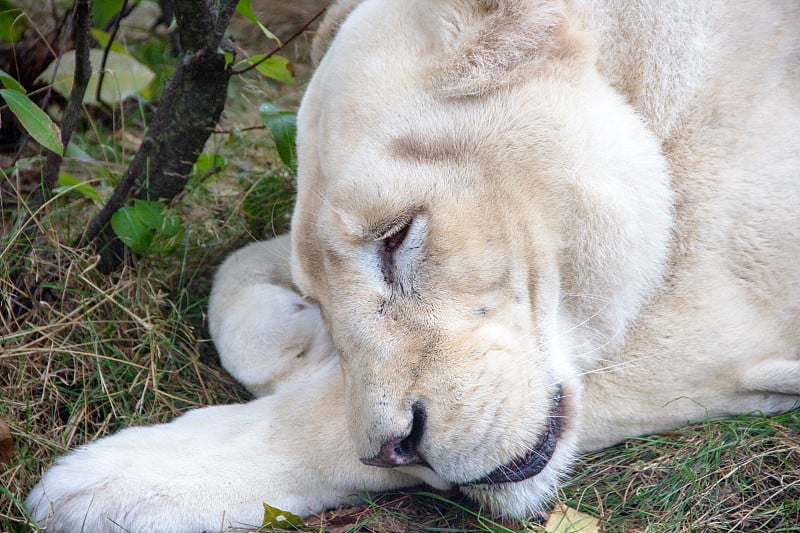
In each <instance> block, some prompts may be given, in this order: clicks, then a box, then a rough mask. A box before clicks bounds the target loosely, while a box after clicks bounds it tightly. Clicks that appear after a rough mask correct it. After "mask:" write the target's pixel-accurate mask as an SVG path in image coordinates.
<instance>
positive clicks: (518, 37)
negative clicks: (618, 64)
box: [421, 0, 595, 96]
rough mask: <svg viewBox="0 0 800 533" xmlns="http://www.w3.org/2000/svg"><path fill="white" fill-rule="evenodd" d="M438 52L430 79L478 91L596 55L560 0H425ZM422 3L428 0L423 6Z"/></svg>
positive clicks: (460, 91)
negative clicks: (439, 47) (434, 14)
mask: <svg viewBox="0 0 800 533" xmlns="http://www.w3.org/2000/svg"><path fill="white" fill-rule="evenodd" d="M421 4H428V6H427V8H428V12H429V13H438V14H439V16H438V17H437V18H438V20H436V21H434V22H433V23H434V24H437V25H438V30H437V29H436V28H434V31H435V32H437V33H438V35H439V37H440V43H441V45H442V55H441V56H440V57H439V58H437V61H436V62H435V64H436V66H437V73H435V74H434V76H433V79H434V83H436V84H437V85H438V86H439V88H440V89H441V90H442V91H443V92H445V93H446V94H449V95H451V96H466V95H476V94H482V93H486V92H489V91H493V90H496V89H498V88H500V87H502V86H507V85H511V84H513V83H515V82H517V81H521V80H524V79H527V78H529V77H530V75H531V73H532V72H533V71H536V70H542V69H544V68H547V67H548V66H553V65H558V64H559V63H561V62H563V61H580V62H584V63H585V62H587V61H589V62H593V61H594V55H595V52H594V47H593V45H592V44H591V42H590V39H589V38H588V37H587V35H586V34H585V33H584V32H583V31H582V29H581V27H580V24H578V23H577V20H576V19H575V18H574V17H572V16H571V15H570V14H569V13H568V10H567V8H566V7H565V5H564V3H563V2H562V1H559V0H533V1H531V0H427V1H423V2H421ZM421 7H422V8H423V9H426V6H424V5H423V6H421Z"/></svg>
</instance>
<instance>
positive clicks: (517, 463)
mask: <svg viewBox="0 0 800 533" xmlns="http://www.w3.org/2000/svg"><path fill="white" fill-rule="evenodd" d="M563 418H564V417H563V407H562V405H561V387H559V388H558V390H557V391H556V394H555V396H554V397H553V406H552V408H551V409H550V413H549V415H548V417H547V428H546V429H545V432H544V433H543V434H542V435H541V436H540V437H539V440H538V441H537V442H536V444H535V445H534V446H533V447H532V448H531V449H530V450H529V451H528V452H527V453H526V454H525V455H524V456H522V457H518V458H516V459H514V460H513V461H511V462H509V463H507V464H504V465H502V466H500V467H498V468H495V469H494V470H492V471H491V472H489V473H488V474H486V475H485V476H483V477H482V478H480V479H478V480H476V481H473V482H471V483H467V485H483V484H488V485H497V484H499V483H515V482H517V481H523V480H525V479H528V478H531V477H533V476H535V475H537V474H539V473H540V472H541V471H542V470H544V467H545V466H547V463H548V462H549V461H550V459H551V458H552V457H553V452H555V449H556V445H557V444H558V440H559V438H561V430H562V421H563Z"/></svg>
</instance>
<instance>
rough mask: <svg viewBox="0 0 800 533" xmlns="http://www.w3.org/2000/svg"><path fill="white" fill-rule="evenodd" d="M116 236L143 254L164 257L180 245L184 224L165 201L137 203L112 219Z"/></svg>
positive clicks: (114, 215) (138, 201) (119, 210)
mask: <svg viewBox="0 0 800 533" xmlns="http://www.w3.org/2000/svg"><path fill="white" fill-rule="evenodd" d="M111 227H112V228H113V230H114V233H116V234H117V236H118V237H119V238H120V240H121V241H122V242H124V243H125V244H126V245H127V246H129V247H130V248H131V249H132V250H133V251H134V252H136V253H137V254H140V255H146V254H165V253H168V252H170V251H172V250H173V249H174V248H175V247H176V246H177V245H178V244H180V243H181V241H182V240H183V236H184V233H185V232H184V224H183V220H181V217H180V216H179V215H178V214H177V213H176V212H175V211H174V210H172V209H169V208H168V207H167V205H166V204H165V203H164V202H156V201H151V200H134V201H133V205H130V206H126V207H123V208H121V209H118V210H117V212H116V213H114V214H113V215H112V217H111Z"/></svg>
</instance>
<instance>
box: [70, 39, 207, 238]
mask: <svg viewBox="0 0 800 533" xmlns="http://www.w3.org/2000/svg"><path fill="white" fill-rule="evenodd" d="M194 55H196V54H193V55H191V56H186V57H184V58H183V60H182V61H181V62H180V63H179V64H178V66H177V67H175V73H174V74H173V76H172V79H171V80H170V81H169V83H168V84H167V87H166V89H165V90H164V96H163V97H162V99H161V104H160V105H159V112H157V113H156V114H155V117H154V118H153V121H152V123H151V124H150V127H149V128H148V130H147V133H146V134H145V137H144V140H143V141H142V144H141V146H140V147H139V151H137V152H136V155H135V156H134V157H133V161H131V164H130V165H129V166H128V170H127V171H126V172H125V175H124V176H123V177H122V180H120V182H119V185H117V187H116V188H115V189H114V192H113V193H112V194H111V198H109V199H108V201H107V202H106V204H105V205H104V206H103V209H101V210H100V212H99V213H97V215H95V217H94V218H93V219H92V221H91V222H90V223H89V225H88V226H87V228H86V231H85V232H84V233H83V235H82V236H81V238H80V240H79V241H78V244H77V246H85V245H87V244H89V243H90V242H92V241H93V240H94V239H95V238H96V237H97V236H98V235H99V234H100V232H101V231H102V229H103V228H104V227H105V226H106V225H107V224H108V223H109V221H110V220H111V216H112V215H113V214H114V213H115V212H116V211H117V210H118V209H119V208H121V207H122V206H124V205H125V203H126V202H127V201H128V197H129V196H130V194H131V190H133V187H134V185H135V184H136V181H137V180H138V179H139V178H140V176H141V175H142V174H143V173H144V170H145V167H146V166H147V161H148V160H149V159H150V158H151V157H152V155H153V153H154V150H155V148H156V143H157V142H158V140H159V139H160V138H161V135H162V133H163V131H164V128H165V126H166V125H167V123H168V122H169V120H168V114H167V113H165V112H164V110H166V109H169V108H171V107H172V105H173V104H174V102H175V99H176V98H177V95H178V92H179V90H180V88H181V86H182V85H183V75H184V71H185V70H186V65H187V64H188V63H189V62H191V61H192V60H193V57H194Z"/></svg>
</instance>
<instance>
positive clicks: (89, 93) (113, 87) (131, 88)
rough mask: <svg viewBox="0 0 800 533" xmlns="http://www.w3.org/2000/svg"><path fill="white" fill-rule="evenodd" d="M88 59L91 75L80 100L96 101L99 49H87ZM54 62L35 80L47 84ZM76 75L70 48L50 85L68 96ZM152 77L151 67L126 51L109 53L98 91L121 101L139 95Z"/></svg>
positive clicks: (107, 99) (106, 99)
mask: <svg viewBox="0 0 800 533" xmlns="http://www.w3.org/2000/svg"><path fill="white" fill-rule="evenodd" d="M89 60H90V62H91V63H92V76H91V77H90V78H89V84H88V85H87V86H86V93H85V94H84V96H83V103H85V104H93V105H94V104H97V103H98V102H97V82H98V81H99V79H100V75H99V74H98V69H99V68H100V65H101V64H102V62H103V51H102V50H90V51H89ZM55 66H56V62H55V61H53V62H52V63H50V65H48V67H47V68H46V69H45V70H44V72H42V73H41V74H40V75H39V77H38V78H37V81H41V82H42V83H50V80H51V79H53V70H54V69H55ZM74 78H75V51H74V50H70V51H69V52H65V53H64V54H63V55H62V56H61V60H60V61H59V63H58V72H57V73H56V76H55V80H54V83H53V88H54V89H55V90H56V91H57V92H58V93H59V94H61V95H62V96H63V97H64V98H69V93H70V91H71V90H72V84H73V80H74ZM153 78H155V74H154V73H153V71H152V70H150V69H149V68H147V67H146V66H145V65H142V64H141V63H139V62H138V61H137V60H136V59H135V58H133V57H132V56H129V55H127V54H120V53H117V52H109V53H108V57H107V58H106V74H105V76H104V77H103V89H102V91H101V93H100V96H101V98H102V99H103V101H104V102H106V103H108V104H116V103H119V102H121V101H122V100H124V99H126V98H128V97H131V96H135V95H137V94H139V93H140V92H141V91H142V90H143V89H144V88H145V87H147V86H148V85H149V84H150V82H151V81H153Z"/></svg>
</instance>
